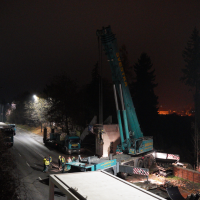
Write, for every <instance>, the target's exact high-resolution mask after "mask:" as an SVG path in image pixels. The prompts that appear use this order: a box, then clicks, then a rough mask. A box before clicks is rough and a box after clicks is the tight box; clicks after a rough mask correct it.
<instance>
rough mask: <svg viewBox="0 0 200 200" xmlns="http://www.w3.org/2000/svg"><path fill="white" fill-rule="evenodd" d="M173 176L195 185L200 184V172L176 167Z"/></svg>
mask: <svg viewBox="0 0 200 200" xmlns="http://www.w3.org/2000/svg"><path fill="white" fill-rule="evenodd" d="M173 174H174V176H177V177H179V178H183V179H186V180H189V181H191V182H194V183H200V172H198V171H195V170H191V169H186V168H183V167H174V170H173Z"/></svg>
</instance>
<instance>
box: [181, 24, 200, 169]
mask: <svg viewBox="0 0 200 200" xmlns="http://www.w3.org/2000/svg"><path fill="white" fill-rule="evenodd" d="M183 59H184V61H185V62H186V65H185V67H184V68H183V69H182V72H183V76H182V77H181V79H180V80H181V81H182V82H183V83H185V84H186V85H188V86H191V87H193V88H195V95H194V102H195V134H194V155H195V157H196V158H197V166H198V162H199V161H198V154H199V138H200V137H199V130H200V37H199V31H198V30H197V28H196V27H195V28H194V30H193V32H192V35H191V36H190V38H189V41H188V42H187V47H185V50H184V51H183Z"/></svg>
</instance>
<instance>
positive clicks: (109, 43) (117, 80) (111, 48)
mask: <svg viewBox="0 0 200 200" xmlns="http://www.w3.org/2000/svg"><path fill="white" fill-rule="evenodd" d="M97 36H99V37H100V38H101V42H102V44H103V46H104V51H105V52H106V55H107V58H108V61H109V64H110V68H111V73H112V80H113V83H114V85H115V87H116V90H117V92H118V94H119V96H120V100H121V104H122V113H123V119H124V130H125V135H126V138H125V139H123V131H122V129H121V128H120V135H121V145H122V147H121V151H123V149H126V151H128V153H130V154H136V153H143V152H146V151H150V150H152V149H153V140H152V139H150V138H144V136H143V133H142V131H141V128H140V124H139V122H138V118H137V115H136V112H135V107H134V105H133V101H132V97H131V94H130V91H129V87H128V83H127V79H126V76H125V72H124V68H123V65H122V60H121V58H120V53H119V49H118V45H117V39H116V38H115V35H114V34H113V33H112V31H111V28H110V26H108V27H103V28H102V30H97ZM120 87H121V89H120ZM115 98H116V95H115ZM115 102H117V101H116V100H115ZM123 104H124V106H125V109H124V108H123ZM117 112H118V115H119V110H118V111H117ZM119 119H120V120H121V118H120V117H118V123H119V127H120V126H121V121H120V120H119ZM126 121H127V122H128V123H127V122H126Z"/></svg>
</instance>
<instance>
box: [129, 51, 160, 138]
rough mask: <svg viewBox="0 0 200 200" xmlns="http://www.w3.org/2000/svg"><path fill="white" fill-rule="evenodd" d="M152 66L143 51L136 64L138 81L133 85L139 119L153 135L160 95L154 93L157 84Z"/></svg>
mask: <svg viewBox="0 0 200 200" xmlns="http://www.w3.org/2000/svg"><path fill="white" fill-rule="evenodd" d="M152 66H153V64H152V63H151V59H150V57H149V56H148V55H147V54H146V53H142V54H141V56H140V58H139V59H138V62H137V63H135V65H134V71H135V74H136V81H135V82H134V83H133V86H132V87H131V88H132V94H133V101H134V104H135V109H136V113H137V116H138V121H139V123H140V125H141V129H142V131H143V132H144V133H145V135H152V133H153V129H154V125H155V119H156V117H157V116H158V107H157V105H158V97H157V96H156V95H155V93H154V88H155V87H156V86H157V84H155V83H154V82H155V75H154V72H155V70H152Z"/></svg>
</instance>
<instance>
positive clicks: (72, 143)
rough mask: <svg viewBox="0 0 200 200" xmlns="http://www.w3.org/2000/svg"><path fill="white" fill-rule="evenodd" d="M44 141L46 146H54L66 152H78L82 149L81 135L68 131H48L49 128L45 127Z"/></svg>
mask: <svg viewBox="0 0 200 200" xmlns="http://www.w3.org/2000/svg"><path fill="white" fill-rule="evenodd" d="M43 143H44V144H45V145H46V146H52V147H55V148H57V149H58V150H60V151H62V152H64V153H66V154H72V153H78V154H80V151H81V140H80V137H79V136H77V135H75V134H70V135H68V134H67V133H54V131H52V132H51V133H47V129H46V128H45V129H44V134H43Z"/></svg>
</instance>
